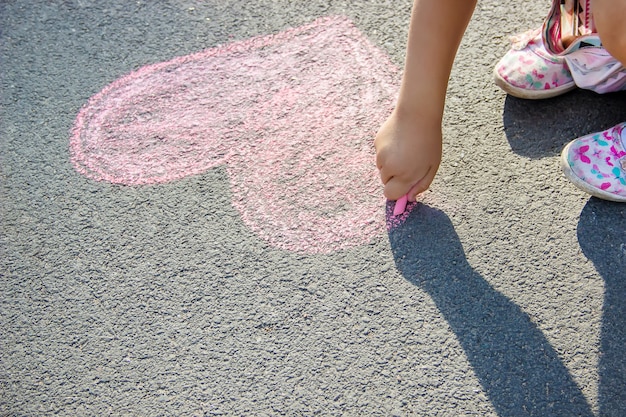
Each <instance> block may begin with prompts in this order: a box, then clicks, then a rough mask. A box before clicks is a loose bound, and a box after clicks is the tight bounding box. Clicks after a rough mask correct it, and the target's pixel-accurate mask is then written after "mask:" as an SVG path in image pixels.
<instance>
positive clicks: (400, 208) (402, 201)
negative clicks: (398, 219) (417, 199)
mask: <svg viewBox="0 0 626 417" xmlns="http://www.w3.org/2000/svg"><path fill="white" fill-rule="evenodd" d="M408 201H409V195H408V194H406V195H403V196H402V197H400V198H399V199H398V200H397V201H396V205H395V207H394V208H393V215H394V216H398V215H400V214H402V213H404V210H405V209H406V203H407V202H408Z"/></svg>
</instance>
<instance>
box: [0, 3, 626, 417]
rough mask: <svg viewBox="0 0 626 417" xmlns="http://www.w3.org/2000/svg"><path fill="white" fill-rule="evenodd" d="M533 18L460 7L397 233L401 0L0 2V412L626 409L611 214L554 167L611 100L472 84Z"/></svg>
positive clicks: (623, 100)
mask: <svg viewBox="0 0 626 417" xmlns="http://www.w3.org/2000/svg"><path fill="white" fill-rule="evenodd" d="M548 6H549V5H548V2H547V1H540V0H533V1H526V2H518V3H517V4H511V3H510V2H500V1H496V0H479V4H478V7H477V10H476V13H475V15H474V18H473V19H472V21H471V23H470V26H469V28H468V32H467V34H466V36H465V38H464V40H463V43H462V45H461V48H460V50H459V54H458V56H457V60H456V62H455V66H454V69H453V73H452V76H451V79H450V85H449V92H448V99H447V104H446V113H445V118H444V129H443V133H444V156H443V162H442V165H441V168H440V170H439V173H438V176H437V178H436V179H435V181H434V183H433V185H432V188H431V189H430V190H429V191H428V192H427V193H426V194H425V195H424V197H423V199H422V200H421V201H420V202H419V203H418V204H416V205H413V206H411V207H410V211H409V212H408V214H407V215H406V216H404V217H402V218H401V219H392V218H390V217H389V210H390V208H391V206H390V205H389V204H387V205H386V204H385V201H384V200H382V198H381V196H382V187H380V185H379V184H378V183H377V182H376V181H377V180H376V179H375V178H374V177H372V175H374V174H375V170H373V169H372V167H371V166H370V165H368V164H369V163H370V162H371V161H369V160H368V158H369V157H371V154H372V146H371V142H369V141H370V140H372V139H373V134H372V129H375V126H377V125H378V124H379V123H380V122H382V120H383V118H384V114H386V112H387V111H388V106H389V103H392V101H393V94H394V91H395V88H396V87H397V80H398V79H399V72H398V71H399V70H398V68H401V67H402V64H403V57H404V50H405V46H406V34H407V29H408V21H409V12H410V7H411V2H410V1H408V0H401V1H400V0H396V1H390V0H371V1H350V0H311V1H307V2H293V1H272V0H260V1H239V0H236V1H235V0H223V1H209V0H207V1H199V0H168V1H165V0H163V1H136V0H133V1H127V0H123V1H122V0H106V1H92V0H51V1H48V0H46V1H43V0H28V1H26V0H4V1H0V76H1V78H0V88H1V90H0V94H1V95H0V103H1V108H0V213H1V214H0V219H1V220H0V225H1V229H0V239H1V240H0V415H3V416H47V415H67V416H83V415H84V416H101V415H113V416H122V415H134V416H159V415H168V416H169V415H181V416H191V415H194V416H210V415H233V416H240V415H258V416H263V415H268V416H274V415H286V416H298V415H321V416H334V415H346V416H376V415H381V416H391V415H394V416H396V415H397V416H500V417H508V416H542V417H547V416H568V417H571V416H602V417H605V416H607V417H608V416H612V417H624V416H626V362H625V361H624V352H625V351H626V310H625V308H624V300H626V206H625V205H620V204H617V203H610V202H606V201H601V200H598V199H596V198H591V197H589V196H587V195H585V194H584V193H583V192H581V191H579V190H578V189H576V188H575V187H574V186H573V185H571V184H570V183H569V182H568V181H567V180H566V179H565V178H564V176H563V175H562V173H561V171H560V168H559V154H560V151H561V149H562V148H563V146H564V145H565V144H566V143H568V142H569V141H570V140H572V139H574V138H576V137H578V136H582V135H583V134H587V133H591V132H595V131H599V130H603V129H605V128H608V127H611V126H613V125H614V124H616V123H619V122H623V121H624V120H626V94H624V93H614V94H609V95H604V96H600V95H596V94H594V93H591V92H584V91H574V92H571V93H568V94H566V95H565V96H562V97H557V98H554V99H549V100H545V101H539V102H538V101H525V100H520V99H515V98H513V97H507V96H506V95H505V94H504V93H503V92H502V91H501V90H499V89H498V88H497V87H496V86H495V85H494V83H493V80H492V69H493V65H494V64H495V63H496V62H497V61H498V59H499V58H500V57H501V56H502V54H504V53H505V52H506V51H507V49H508V47H509V43H508V36H509V35H512V34H515V33H518V32H521V31H525V30H527V29H529V28H533V27H537V26H538V25H540V24H541V21H542V18H543V16H544V15H545V14H546V12H547V9H548ZM251 39H252V40H251ZM341 48H345V49H341ZM261 58H263V59H261ZM309 70H310V71H309ZM194 71H195V72H194ZM207 71H213V72H210V73H207ZM315 71H317V72H315ZM235 73H237V74H238V75H236V76H235V75H232V74H235ZM207 74H210V75H207ZM317 80H319V83H317ZM142 83H143V84H142ZM306 83H309V84H311V83H312V84H314V85H315V88H312V87H308V88H309V90H306V89H305V88H306V86H307V84H306ZM268 91H271V93H272V95H271V97H270V96H266V95H265V94H267V93H268ZM306 91H310V92H311V94H313V95H311V96H308V97H307V94H304V92H306ZM366 99H367V100H371V103H372V105H371V107H370V105H369V104H368V105H367V106H364V105H363V103H364V101H363V100H366ZM272 100H274V101H272ZM325 100H326V101H325ZM191 102H193V106H191V105H190V106H189V107H187V105H186V103H187V104H188V103H191ZM181 103H182V104H181ZM207 103H208V104H207ZM251 103H253V104H254V106H251ZM299 103H300V104H301V103H305V104H306V103H308V104H306V105H304V104H303V105H302V106H303V107H302V108H299V107H298V105H300V104H299ZM359 103H361V104H359ZM367 103H370V102H369V101H368V102H367ZM157 104H158V106H157ZM218 104H219V105H218ZM226 104H228V106H230V107H226ZM168 106H169V107H168ZM203 106H204V107H203ZM220 106H221V107H220ZM331 108H332V114H331V111H330V110H328V109H331ZM204 109H208V110H207V112H206V117H205V116H204V114H205V113H203V111H204ZM219 109H221V110H219ZM157 110H158V114H157ZM218 110H219V111H218ZM244 110H245V111H244ZM309 110H310V111H309ZM294 117H299V118H297V119H294ZM157 118H158V121H159V123H160V124H157V123H156V119H157ZM294 120H296V121H294ZM331 120H332V121H333V122H332V123H331V125H329V123H330V121H331ZM139 121H140V122H141V124H138V125H134V124H132V123H134V122H139ZM131 122H132V123H131ZM127 123H128V124H127ZM157 125H158V128H159V129H160V130H158V131H157V127H156V126H157ZM137 126H139V127H137ZM313 126H314V127H315V129H313ZM328 126H331V127H328ZM218 127H219V129H221V130H219V131H218ZM305 127H308V130H307V129H305ZM133 129H134V130H133ZM194 129H195V130H194ZM198 129H199V130H198ZM292 129H293V130H292ZM333 129H341V130H333ZM353 130H354V131H355V132H356V133H354V135H356V137H354V138H353V137H352V136H349V133H346V132H352V131H353ZM336 131H340V132H344V133H345V136H344V133H342V134H341V135H337V134H334V133H333V132H336ZM172 132H174V133H172ZM180 132H183V134H181V133H180ZM185 132H194V134H196V133H198V132H200V133H198V137H197V138H195V137H194V138H195V139H194V141H187V139H186V138H185V137H184V134H185ZM207 132H209V133H207ZM170 133H171V134H172V135H179V136H180V137H179V136H176V138H177V140H178V142H176V143H175V144H174V145H176V146H177V147H176V146H174V147H170V145H172V142H167V140H168V138H171V137H174V136H168V135H169V134H170ZM292 133H293V134H292ZM131 134H132V135H131ZM107 135H108V136H107ZM124 135H127V136H124ZM105 137H106V138H109V139H111V140H110V141H108V142H107V141H105V140H103V139H102V138H105ZM207 137H210V138H209V139H212V140H211V141H210V140H208V139H207ZM346 137H350V141H348V140H345V141H343V142H342V138H346ZM124 138H132V139H133V140H131V141H129V140H126V141H124V140H123V139H124ZM216 138H219V139H216ZM213 139H215V140H213ZM137 140H138V141H139V142H137ZM329 140H330V141H331V142H329ZM332 140H336V141H337V142H332ZM186 141H187V142H186ZM303 141H306V142H303ZM166 142H167V143H166ZM164 143H166V145H167V146H168V147H167V149H168V153H167V154H165V153H163V152H162V150H163V149H166V148H165V146H166V145H164ZM318 143H319V144H318ZM192 145H193V146H195V147H193V146H192ZM172 146H173V145H172ZM318 146H319V149H318ZM350 149H352V150H353V152H354V155H356V154H359V155H361V156H360V157H359V158H356V157H355V159H354V161H356V162H354V161H353V160H352V159H349V158H348V156H350V155H352V154H350V152H351V151H350ZM116 152H117V153H116ZM290 152H291V153H290ZM342 152H343V153H342ZM363 152H365V153H363ZM284 155H287V156H286V157H284ZM307 155H313V156H311V157H308V156H307ZM347 155H348V156H347ZM368 155H369V156H368ZM151 158H152V159H151ZM154 158H156V159H154ZM341 158H344V159H341ZM345 158H348V159H345ZM155 160H156V162H154V161H155ZM146 161H148V162H150V163H149V164H147V163H146ZM353 162H354V163H353ZM288 163H289V164H290V165H288ZM287 165H288V166H287ZM337 166H339V167H340V168H341V169H338V170H337V171H333V170H334V169H335V168H334V167H337ZM321 167H323V168H321ZM327 167H328V168H327ZM327 169H328V170H330V171H327ZM274 173H278V174H280V175H278V177H279V180H277V181H276V182H275V183H270V182H268V181H266V180H267V178H268V177H271V176H272V175H273V174H274ZM370 174H371V175H370ZM344 175H347V176H348V180H346V181H343V180H340V179H337V178H343V176H344ZM293 181H300V182H299V183H297V184H306V187H305V188H294V190H298V191H294V193H297V194H294V195H290V194H289V191H285V190H291V189H292V188H289V187H291V186H292V182H293ZM326 181H328V182H326ZM372 181H373V182H372ZM322 182H323V183H324V187H321V186H319V187H318V185H319V184H320V183H322ZM274 186H275V187H278V188H272V187H274ZM280 187H283V188H280ZM316 187H318V188H316ZM299 190H303V191H302V192H300V191H299ZM338 190H347V191H345V192H344V191H342V192H339V191H338ZM346 193H348V194H349V195H347V194H346ZM285 196H286V197H285ZM359 196H360V197H359ZM359 198H360V200H359ZM368 210H369V211H368Z"/></svg>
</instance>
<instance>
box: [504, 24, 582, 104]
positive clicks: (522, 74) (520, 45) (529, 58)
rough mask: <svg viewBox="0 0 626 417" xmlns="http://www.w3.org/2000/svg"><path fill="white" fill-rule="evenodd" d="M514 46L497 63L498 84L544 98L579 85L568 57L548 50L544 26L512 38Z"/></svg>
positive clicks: (523, 94)
mask: <svg viewBox="0 0 626 417" xmlns="http://www.w3.org/2000/svg"><path fill="white" fill-rule="evenodd" d="M511 41H512V44H513V45H512V47H511V49H510V50H509V51H508V52H507V53H506V55H504V57H502V59H501V60H500V61H499V62H498V63H497V64H496V66H495V68H494V71H493V74H494V80H495V83H496V85H497V86H498V87H500V88H501V89H503V90H504V91H505V92H506V93H508V94H510V95H512V96H514V97H518V98H525V99H542V98H550V97H555V96H558V95H561V94H565V93H567V92H568V91H571V90H573V89H575V88H576V84H575V83H574V80H573V79H572V74H571V73H570V71H569V69H568V67H567V63H566V61H565V58H563V57H560V56H556V55H554V54H552V53H550V52H548V51H547V50H546V48H545V46H544V43H543V38H542V35H541V29H536V30H531V31H528V32H526V33H523V34H521V35H517V36H515V37H513V38H511Z"/></svg>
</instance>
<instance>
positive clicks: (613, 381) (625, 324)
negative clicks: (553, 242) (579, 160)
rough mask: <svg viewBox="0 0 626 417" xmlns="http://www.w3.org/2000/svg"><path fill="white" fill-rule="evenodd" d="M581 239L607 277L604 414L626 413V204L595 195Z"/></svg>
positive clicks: (601, 370) (602, 379)
mask: <svg viewBox="0 0 626 417" xmlns="http://www.w3.org/2000/svg"><path fill="white" fill-rule="evenodd" d="M577 234H578V243H579V244H580V248H581V249H582V251H583V253H584V255H585V256H586V257H587V258H588V259H589V260H590V261H591V262H592V263H593V265H594V266H595V268H596V271H597V272H598V273H599V274H600V276H602V278H603V279H604V305H603V308H602V329H601V335H600V363H599V376H600V389H599V393H598V394H599V402H600V416H602V417H605V416H615V417H617V416H620V417H623V416H626V360H625V358H626V205H624V204H622V205H620V204H618V203H609V202H607V201H602V200H598V199H596V198H591V199H590V200H589V201H588V202H587V204H586V205H585V207H584V208H583V210H582V212H581V214H580V220H579V222H578V228H577Z"/></svg>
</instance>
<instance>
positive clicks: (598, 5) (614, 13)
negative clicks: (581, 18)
mask: <svg viewBox="0 0 626 417" xmlns="http://www.w3.org/2000/svg"><path fill="white" fill-rule="evenodd" d="M591 10H592V12H593V20H594V22H595V25H596V29H597V30H598V34H599V35H600V39H601V40H602V45H603V46H604V47H605V48H606V50H607V51H608V52H609V53H610V54H611V55H612V56H613V57H614V58H616V59H617V60H618V61H620V62H621V63H622V64H623V65H624V66H626V0H592V3H591Z"/></svg>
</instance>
